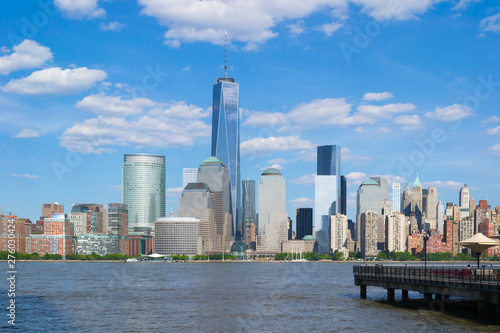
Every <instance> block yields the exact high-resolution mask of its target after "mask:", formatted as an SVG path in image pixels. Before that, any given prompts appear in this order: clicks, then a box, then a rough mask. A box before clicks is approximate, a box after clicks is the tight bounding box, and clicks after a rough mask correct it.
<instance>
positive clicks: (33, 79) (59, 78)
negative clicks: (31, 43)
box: [1, 67, 107, 95]
mask: <svg viewBox="0 0 500 333" xmlns="http://www.w3.org/2000/svg"><path fill="white" fill-rule="evenodd" d="M106 77H107V74H106V72H104V71H101V70H98V69H88V68H86V67H80V68H75V69H64V70H63V69H61V68H60V67H53V68H47V69H42V70H40V71H36V72H33V73H31V75H29V76H27V77H23V78H20V79H13V80H11V81H9V83H7V85H6V86H4V87H2V88H1V89H2V90H3V91H5V92H10V93H15V94H18V95H69V94H77V93H80V92H82V91H84V90H87V89H88V88H90V87H91V86H92V85H93V84H95V83H96V82H98V81H102V80H104V79H105V78H106Z"/></svg>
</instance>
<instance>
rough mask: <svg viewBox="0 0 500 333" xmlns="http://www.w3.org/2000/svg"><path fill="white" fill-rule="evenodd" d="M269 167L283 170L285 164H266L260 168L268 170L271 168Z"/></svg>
mask: <svg viewBox="0 0 500 333" xmlns="http://www.w3.org/2000/svg"><path fill="white" fill-rule="evenodd" d="M269 168H275V169H278V170H280V171H281V170H283V166H282V165H281V164H277V163H275V164H272V165H268V166H265V167H263V168H260V169H261V170H266V169H269Z"/></svg>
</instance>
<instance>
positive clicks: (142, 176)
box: [122, 154, 165, 231]
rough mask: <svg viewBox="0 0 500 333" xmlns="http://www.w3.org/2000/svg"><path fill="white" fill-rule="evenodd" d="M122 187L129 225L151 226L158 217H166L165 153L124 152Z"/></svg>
mask: <svg viewBox="0 0 500 333" xmlns="http://www.w3.org/2000/svg"><path fill="white" fill-rule="evenodd" d="M122 186H123V188H122V201H123V203H124V204H126V205H128V223H129V228H143V227H149V228H151V229H152V228H154V223H155V221H156V219H157V218H159V217H165V156H160V155H148V154H125V155H124V163H123V169H122ZM138 231H140V230H138Z"/></svg>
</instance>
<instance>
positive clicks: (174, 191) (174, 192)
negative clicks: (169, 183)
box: [165, 187, 184, 197]
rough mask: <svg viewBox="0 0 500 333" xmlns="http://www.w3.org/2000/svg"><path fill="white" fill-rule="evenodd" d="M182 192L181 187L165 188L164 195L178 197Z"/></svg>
mask: <svg viewBox="0 0 500 333" xmlns="http://www.w3.org/2000/svg"><path fill="white" fill-rule="evenodd" d="M183 190H184V189H183V188H182V187H173V188H167V189H165V195H166V196H167V197H180V195H181V194H182V191H183Z"/></svg>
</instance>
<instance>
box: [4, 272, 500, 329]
mask: <svg viewBox="0 0 500 333" xmlns="http://www.w3.org/2000/svg"><path fill="white" fill-rule="evenodd" d="M18 277H19V280H18V289H19V291H20V292H19V293H18V294H17V295H16V304H17V305H18V317H17V325H16V329H17V330H19V331H20V332H21V331H22V332H29V331H51V332H57V331H66V332H104V331H122V332H141V331H163V332H179V331H185V332H263V331H265V332H269V331H271V332H287V331H290V332H291V331H293V332H310V331H314V332H326V331H328V332H335V331H339V332H340V331H348V330H350V331H353V332H372V331H384V332H400V331H403V330H404V331H412V330H414V331H416V330H419V331H421V330H427V331H439V332H457V331H482V332H484V331H497V328H498V326H492V325H489V326H488V325H485V324H481V323H477V322H472V321H470V320H465V319H462V318H458V317H457V316H450V315H448V314H441V313H436V312H431V311H428V310H424V309H422V308H421V307H420V308H419V306H420V305H419V304H420V303H419V302H415V306H410V307H400V306H392V305H389V304H386V303H385V301H384V300H385V299H386V291H385V290H384V289H382V288H368V300H360V299H359V289H358V287H355V286H354V283H353V275H352V264H350V263H341V264H333V263H170V264H168V263H161V264H155V263H122V262H110V263H88V262H67V263H65V262H26V263H23V262H21V263H19V264H18ZM4 285H5V284H4ZM0 293H1V295H0V300H1V302H2V304H6V303H5V302H6V290H0ZM399 296H400V295H399ZM410 297H413V298H421V296H420V295H418V294H416V293H415V294H413V293H410ZM396 298H397V297H396ZM0 327H6V320H5V319H4V320H2V323H1V326H0Z"/></svg>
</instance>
